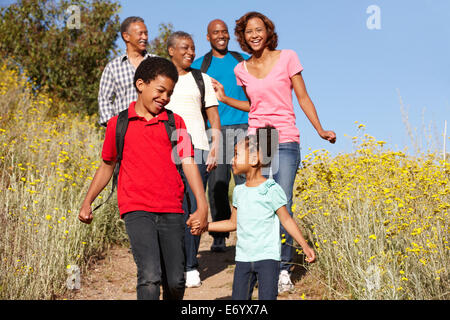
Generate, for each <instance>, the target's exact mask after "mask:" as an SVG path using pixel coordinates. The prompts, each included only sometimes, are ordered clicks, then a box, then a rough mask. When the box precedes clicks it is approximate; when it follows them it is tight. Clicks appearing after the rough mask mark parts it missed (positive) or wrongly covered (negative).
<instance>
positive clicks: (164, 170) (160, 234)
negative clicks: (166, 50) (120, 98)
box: [79, 57, 208, 300]
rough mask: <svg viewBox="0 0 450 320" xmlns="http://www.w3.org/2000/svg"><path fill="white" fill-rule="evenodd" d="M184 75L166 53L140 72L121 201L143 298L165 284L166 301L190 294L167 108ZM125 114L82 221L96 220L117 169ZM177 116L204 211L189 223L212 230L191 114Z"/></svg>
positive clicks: (185, 160)
mask: <svg viewBox="0 0 450 320" xmlns="http://www.w3.org/2000/svg"><path fill="white" fill-rule="evenodd" d="M177 81H178V72H177V69H176V68H175V66H174V65H173V64H172V62H170V61H168V60H166V59H164V58H160V57H150V58H147V59H145V60H144V61H142V62H141V64H140V65H139V67H138V68H137V70H136V73H135V76H134V86H135V87H136V90H137V92H138V99H137V101H136V102H133V103H131V104H130V106H129V108H128V119H129V120H128V121H129V122H128V129H127V132H126V135H125V143H124V149H123V159H122V162H121V167H120V172H119V179H118V188H117V200H118V205H119V212H120V216H121V218H122V219H124V221H125V226H126V230H127V233H128V236H129V239H130V243H131V250H132V252H133V256H134V260H135V262H136V266H137V270H138V275H137V298H138V299H139V300H141V299H153V300H158V299H159V295H160V289H159V287H160V284H162V286H163V298H164V299H165V300H167V299H182V298H183V295H184V288H185V278H184V268H185V257H184V218H183V208H182V204H183V197H184V186H183V182H182V180H181V177H180V175H179V173H178V171H177V169H176V166H175V163H174V162H173V161H172V158H171V156H172V154H171V152H172V145H171V142H170V140H169V137H168V135H167V132H166V129H165V125H164V121H167V120H168V116H167V113H166V110H165V108H164V106H165V105H166V104H167V103H169V101H170V96H171V94H172V92H173V88H174V86H175V83H176V82H177ZM117 118H118V117H117V116H115V117H113V118H111V119H110V120H109V121H108V125H107V128H106V134H105V141H104V143H103V150H102V159H103V162H102V163H101V165H100V167H99V168H98V169H97V172H96V173H95V176H94V179H93V180H92V183H91V185H90V187H89V190H88V192H87V194H86V197H85V199H84V201H83V203H82V206H81V209H80V213H79V219H80V220H81V221H82V222H84V223H91V221H92V219H93V216H92V209H91V204H92V202H93V201H94V200H95V198H96V197H97V196H98V194H99V193H100V192H101V191H102V190H103V189H104V188H105V186H106V185H107V184H108V182H109V180H110V179H111V176H112V174H113V171H114V166H115V162H116V156H117V150H116V144H115V134H116V132H115V131H116V124H117ZM174 118H175V126H176V128H177V132H178V139H179V140H178V147H177V151H178V154H179V156H180V159H181V162H182V168H183V171H184V173H185V176H186V179H187V181H188V183H189V185H190V187H191V188H192V190H193V193H194V196H195V199H196V201H197V211H195V212H194V213H193V214H192V215H191V218H190V219H189V220H188V221H187V223H188V224H189V223H190V221H192V220H194V219H197V218H198V219H199V220H200V221H202V227H203V229H206V224H207V214H208V207H207V202H206V198H205V193H204V190H203V184H202V180H201V177H200V173H199V171H198V168H197V165H196V163H195V162H194V158H193V157H194V151H193V148H192V144H191V141H190V139H189V136H188V135H187V134H186V126H185V124H184V121H183V119H182V118H181V117H180V116H178V115H176V114H174Z"/></svg>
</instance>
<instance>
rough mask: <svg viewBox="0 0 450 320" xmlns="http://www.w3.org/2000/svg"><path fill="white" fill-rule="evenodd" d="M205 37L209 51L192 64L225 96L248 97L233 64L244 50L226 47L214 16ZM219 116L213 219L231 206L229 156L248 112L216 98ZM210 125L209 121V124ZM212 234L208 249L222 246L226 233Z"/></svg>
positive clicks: (211, 183)
mask: <svg viewBox="0 0 450 320" xmlns="http://www.w3.org/2000/svg"><path fill="white" fill-rule="evenodd" d="M206 39H207V40H208V41H209V43H210V45H211V51H210V52H209V53H208V54H206V55H205V56H203V57H200V58H199V59H197V60H195V61H194V63H193V64H192V68H196V69H201V70H202V72H204V73H206V74H208V75H209V76H210V77H212V78H214V79H216V80H217V81H219V82H220V83H221V84H222V85H223V86H224V88H225V93H226V95H227V96H229V97H232V98H235V99H238V100H247V97H246V96H245V93H244V91H243V90H242V87H240V86H238V85H237V84H236V76H235V75H234V67H235V66H236V65H237V64H238V63H239V60H243V59H248V58H249V56H248V55H246V54H243V53H236V52H230V51H228V42H229V41H230V35H229V33H228V27H227V25H226V24H225V22H223V21H222V20H219V19H215V20H213V21H211V22H210V23H209V24H208V32H207V35H206ZM218 110H219V117H220V125H221V131H222V148H221V150H220V152H219V155H218V158H217V162H218V165H217V168H216V169H215V170H214V171H212V172H211V173H210V175H209V178H208V197H209V205H210V208H211V216H212V220H213V221H221V220H227V219H229V218H230V215H231V210H230V204H229V198H228V188H229V183H230V179H231V172H232V170H231V159H232V158H233V156H234V145H235V144H236V142H237V141H238V140H240V139H241V138H243V137H245V136H246V135H247V129H248V113H247V112H244V111H240V110H238V109H235V108H233V107H230V106H228V105H226V104H224V103H222V102H219V107H218ZM208 126H209V124H208ZM234 181H235V184H236V185H238V184H241V183H244V182H245V177H243V176H234ZM210 235H211V236H212V237H213V238H214V242H213V245H212V246H211V251H213V252H222V251H224V250H225V238H226V237H228V236H229V233H217V232H211V233H210Z"/></svg>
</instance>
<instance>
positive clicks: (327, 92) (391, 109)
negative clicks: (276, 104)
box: [118, 0, 450, 157]
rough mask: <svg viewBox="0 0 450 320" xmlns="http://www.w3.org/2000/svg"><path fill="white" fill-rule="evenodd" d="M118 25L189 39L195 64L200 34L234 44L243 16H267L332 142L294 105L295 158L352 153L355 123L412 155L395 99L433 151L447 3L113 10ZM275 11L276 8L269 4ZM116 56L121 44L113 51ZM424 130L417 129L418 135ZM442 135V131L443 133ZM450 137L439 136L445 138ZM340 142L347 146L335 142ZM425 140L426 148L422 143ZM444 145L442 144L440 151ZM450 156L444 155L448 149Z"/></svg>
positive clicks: (445, 60)
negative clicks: (170, 31) (219, 28)
mask: <svg viewBox="0 0 450 320" xmlns="http://www.w3.org/2000/svg"><path fill="white" fill-rule="evenodd" d="M120 3H121V5H122V11H121V12H120V17H121V19H124V18H126V17H127V16H130V15H139V16H141V17H142V18H144V19H145V22H146V25H147V27H148V29H149V33H150V38H153V37H154V36H156V35H157V33H158V25H159V24H160V23H169V22H170V23H172V24H173V26H174V29H175V30H183V31H186V32H189V33H190V34H192V35H193V37H194V41H195V45H196V53H197V56H198V57H200V56H201V55H203V54H205V53H206V52H207V51H208V50H209V43H208V42H207V41H206V26H207V24H208V22H209V21H210V20H212V19H214V18H221V19H222V20H224V21H225V22H226V23H227V24H228V27H229V29H230V33H231V34H232V40H231V42H230V47H229V48H230V49H232V50H240V48H239V47H238V44H237V42H236V40H235V38H234V31H233V30H234V26H235V20H236V19H238V18H239V17H240V16H242V15H243V14H245V13H246V12H248V11H253V10H255V11H260V12H262V13H264V14H266V15H267V16H268V17H269V18H270V19H272V21H274V23H275V26H276V31H277V33H278V36H279V46H278V48H279V49H293V50H295V51H296V52H297V54H298V56H299V58H300V61H301V62H302V64H303V66H304V71H303V77H304V79H305V83H306V86H307V89H308V92H309V95H310V97H311V98H312V100H313V102H314V103H315V105H316V108H317V111H318V114H319V118H320V120H321V122H322V125H323V127H324V128H325V129H332V130H334V131H335V132H336V134H337V137H338V140H337V142H336V144H335V145H331V144H330V143H328V142H326V141H324V140H322V139H320V138H319V137H318V135H317V133H316V132H315V130H314V129H313V127H312V125H311V124H310V123H309V121H308V119H307V118H306V117H305V116H304V114H303V112H302V111H301V109H300V107H299V106H298V103H297V101H296V100H294V101H295V103H294V106H295V108H296V114H297V126H298V127H299V129H300V139H301V147H302V157H303V156H305V155H306V154H307V153H309V150H308V149H309V148H311V149H312V150H316V149H322V148H324V149H327V150H329V151H330V152H331V153H332V154H336V153H338V152H349V151H351V150H352V143H351V137H352V136H355V135H356V134H357V129H356V128H357V127H356V125H355V123H354V122H355V121H358V122H359V123H363V124H364V125H365V126H366V127H365V132H366V133H368V134H370V135H372V136H375V137H376V138H377V139H378V140H384V141H386V142H387V143H388V145H387V146H388V147H390V148H392V149H395V150H399V149H401V150H403V149H404V147H405V146H407V147H409V150H411V151H412V149H411V139H410V138H409V137H408V134H407V130H406V127H405V125H404V123H403V121H402V113H401V108H400V97H399V94H400V96H401V98H402V100H403V105H404V108H405V110H407V112H408V117H409V122H410V126H411V127H412V128H416V130H417V133H418V136H420V137H422V138H421V139H422V143H423V148H424V149H426V148H427V146H428V145H430V144H429V143H428V142H432V143H434V144H435V145H436V147H440V148H442V139H443V137H442V133H443V130H444V120H445V119H447V121H450V22H449V21H450V19H449V18H450V1H448V0H408V1H406V0H396V1H391V0H389V1H388V0H384V1H381V0H370V1H365V0H357V1H355V0H322V1H314V2H313V1H306V0H279V1H267V0H258V1H254V0H246V1H234V0H232V1H228V2H223V1H217V0H209V1H206V0H196V1H179V0H172V1H167V2H165V1H151V2H149V1H143V0H129V1H125V0H122V1H120ZM275 3H276V4H275ZM370 5H376V6H378V7H379V9H380V26H381V29H378V30H369V29H368V28H367V23H366V22H367V20H368V19H369V17H370V16H371V14H368V13H366V10H367V8H368V7H369V6H370ZM118 45H119V47H120V48H122V49H124V45H123V42H122V41H121V40H119V41H118ZM424 126H425V129H424ZM448 127H450V124H448ZM449 131H450V129H449V130H448V131H447V135H449V134H448V132H449ZM344 134H347V135H348V137H344ZM427 134H431V135H432V138H431V139H428V138H426V137H425V136H424V135H427ZM448 145H450V140H448V139H447V146H448ZM448 149H450V148H448Z"/></svg>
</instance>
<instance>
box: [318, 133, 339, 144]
mask: <svg viewBox="0 0 450 320" xmlns="http://www.w3.org/2000/svg"><path fill="white" fill-rule="evenodd" d="M318 133H319V136H320V137H321V138H322V139H324V140H328V141H330V143H335V142H336V133H334V131H331V130H321V131H319V132H318Z"/></svg>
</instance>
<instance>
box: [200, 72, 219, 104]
mask: <svg viewBox="0 0 450 320" xmlns="http://www.w3.org/2000/svg"><path fill="white" fill-rule="evenodd" d="M202 76H203V81H204V82H205V108H209V107H212V106H218V105H219V101H217V97H216V93H215V92H214V87H213V85H212V82H211V78H210V77H209V76H208V75H207V74H206V73H202Z"/></svg>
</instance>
